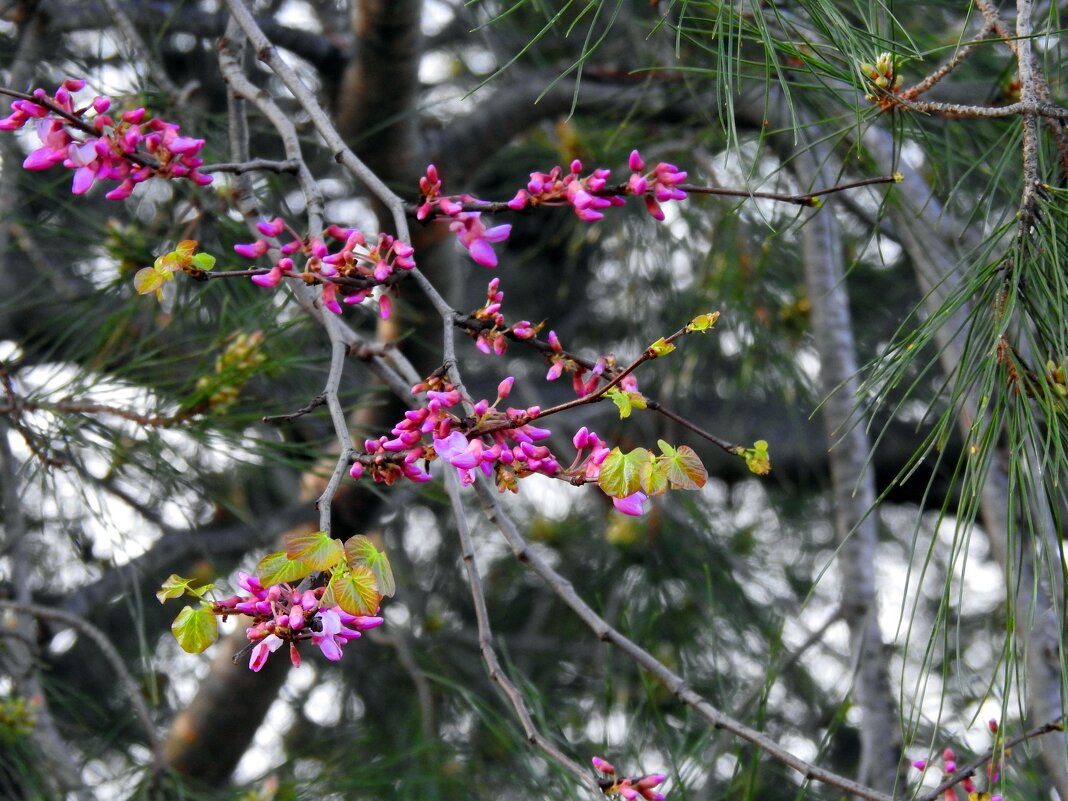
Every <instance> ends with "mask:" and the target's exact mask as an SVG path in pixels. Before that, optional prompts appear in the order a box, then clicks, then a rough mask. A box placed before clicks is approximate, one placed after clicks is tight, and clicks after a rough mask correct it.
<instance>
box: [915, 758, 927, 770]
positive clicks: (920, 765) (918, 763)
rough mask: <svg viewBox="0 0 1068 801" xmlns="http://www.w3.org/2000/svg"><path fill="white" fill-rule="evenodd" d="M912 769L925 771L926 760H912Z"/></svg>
mask: <svg viewBox="0 0 1068 801" xmlns="http://www.w3.org/2000/svg"><path fill="white" fill-rule="evenodd" d="M912 767H914V768H916V770H927V760H926V759H916V760H913V762H912Z"/></svg>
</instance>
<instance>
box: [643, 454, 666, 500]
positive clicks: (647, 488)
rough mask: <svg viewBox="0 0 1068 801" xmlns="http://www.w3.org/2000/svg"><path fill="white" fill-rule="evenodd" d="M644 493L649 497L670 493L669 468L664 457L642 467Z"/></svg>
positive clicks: (650, 461) (652, 460)
mask: <svg viewBox="0 0 1068 801" xmlns="http://www.w3.org/2000/svg"><path fill="white" fill-rule="evenodd" d="M641 485H642V492H644V493H645V494H646V495H648V496H649V497H653V496H654V495H663V494H664V493H665V492H667V491H668V466H667V464H666V463H665V462H664V461H663V458H662V457H657V458H656V459H650V460H649V461H647V462H645V463H644V464H643V465H642V467H641Z"/></svg>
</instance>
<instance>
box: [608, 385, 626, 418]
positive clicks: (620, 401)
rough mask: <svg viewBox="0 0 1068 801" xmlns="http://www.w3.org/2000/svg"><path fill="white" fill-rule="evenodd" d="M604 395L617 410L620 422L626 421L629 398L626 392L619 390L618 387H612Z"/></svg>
mask: <svg viewBox="0 0 1068 801" xmlns="http://www.w3.org/2000/svg"><path fill="white" fill-rule="evenodd" d="M605 395H606V396H607V397H608V399H609V400H610V401H612V403H614V404H615V405H616V408H618V409H619V419H620V420H626V419H627V418H628V417H630V397H629V396H628V394H627V393H626V392H623V391H622V390H620V389H619V387H612V388H611V389H610V390H608V392H606V393H605Z"/></svg>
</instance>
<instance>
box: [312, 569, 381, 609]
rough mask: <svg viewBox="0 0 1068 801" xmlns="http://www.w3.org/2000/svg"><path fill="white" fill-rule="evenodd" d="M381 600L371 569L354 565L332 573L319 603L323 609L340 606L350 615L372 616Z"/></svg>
mask: <svg viewBox="0 0 1068 801" xmlns="http://www.w3.org/2000/svg"><path fill="white" fill-rule="evenodd" d="M381 600H382V596H381V595H380V594H379V592H378V581H377V580H376V579H375V574H374V573H372V572H371V568H369V567H368V566H367V565H356V566H355V567H348V566H345V567H342V568H340V569H338V570H337V571H336V572H335V573H334V575H333V576H332V577H331V579H330V583H329V584H328V585H327V586H326V592H325V593H323V598H322V601H321V603H322V605H323V606H324V607H330V606H340V607H341V608H342V609H344V610H345V611H346V612H348V613H349V614H350V615H373V614H374V613H375V612H377V611H378V604H379V602H380V601H381Z"/></svg>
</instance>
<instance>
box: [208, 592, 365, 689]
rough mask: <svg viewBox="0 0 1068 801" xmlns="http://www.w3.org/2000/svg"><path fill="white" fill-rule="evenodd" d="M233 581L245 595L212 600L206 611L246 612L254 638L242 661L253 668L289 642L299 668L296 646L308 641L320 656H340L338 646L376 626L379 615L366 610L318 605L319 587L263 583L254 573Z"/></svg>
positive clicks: (249, 633)
mask: <svg viewBox="0 0 1068 801" xmlns="http://www.w3.org/2000/svg"><path fill="white" fill-rule="evenodd" d="M238 583H239V584H240V585H241V587H242V589H244V590H245V591H246V592H247V593H248V595H245V596H241V595H235V596H233V597H231V598H227V599H225V600H222V601H215V602H213V604H212V611H213V612H214V613H215V614H217V615H221V616H222V617H223V619H224V620H225V619H226V616H227V615H234V614H241V615H248V616H249V617H251V618H252V619H253V621H252V625H251V626H249V627H248V628H247V629H246V630H245V634H246V636H247V637H248V639H249V641H250V642H252V643H255V645H254V646H253V648H252V656H251V658H250V659H249V663H248V666H249V668H250V669H252V670H254V671H259V670H260V669H261V668H262V667H263V666H264V665H265V664H266V662H267V657H269V656H270V655H271V654H272V653H274V652H275V651H277V650H278V649H279V648H281V647H282V645H283V643H287V642H288V643H289V658H290V660H292V662H293V666H294V667H300V652H299V651H298V650H297V645H298V644H299V643H301V642H303V641H305V640H311V641H312V644H313V645H315V646H317V647H318V648H319V649H320V650H321V651H322V652H323V656H325V657H326V658H327V659H329V660H331V661H332V662H337V661H338V660H339V659H341V648H342V646H344V645H345V643H347V642H349V641H350V640H355V639H358V638H359V637H360V633H361V632H363V631H367V630H368V629H373V628H376V627H377V626H381V625H382V618H380V617H374V616H370V615H350V614H349V613H348V612H346V611H345V610H344V609H342V608H341V607H340V606H333V607H330V608H328V609H324V608H322V606H321V603H320V601H321V599H322V596H323V593H324V592H325V588H324V587H319V588H317V589H307V590H301V589H298V588H296V587H293V586H292V585H290V584H275V585H272V586H271V587H264V586H263V585H262V584H261V583H260V580H259V579H258V578H256V577H255V576H250V575H248V574H247V573H241V574H239V579H238Z"/></svg>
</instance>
